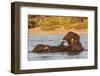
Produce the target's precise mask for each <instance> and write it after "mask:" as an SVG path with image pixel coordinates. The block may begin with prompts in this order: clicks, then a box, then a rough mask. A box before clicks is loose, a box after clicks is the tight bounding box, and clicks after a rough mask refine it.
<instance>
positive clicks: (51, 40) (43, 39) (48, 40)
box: [28, 35, 88, 61]
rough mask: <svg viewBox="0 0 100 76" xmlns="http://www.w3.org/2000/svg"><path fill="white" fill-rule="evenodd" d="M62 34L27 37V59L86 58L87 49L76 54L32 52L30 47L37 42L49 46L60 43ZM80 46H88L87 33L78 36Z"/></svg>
mask: <svg viewBox="0 0 100 76" xmlns="http://www.w3.org/2000/svg"><path fill="white" fill-rule="evenodd" d="M63 37H64V35H34V36H30V37H29V40H28V41H29V52H28V60H29V61H30V60H56V59H84V58H88V51H83V52H81V53H80V54H78V55H68V53H45V54H39V53H32V52H31V51H32V49H33V48H34V47H35V46H36V45H38V44H47V45H50V46H57V45H59V44H60V43H61V40H62V39H63ZM80 37H81V38H80V42H81V43H82V46H83V47H84V48H85V49H87V48H88V46H87V45H88V43H87V40H88V37H87V35H81V36H80Z"/></svg>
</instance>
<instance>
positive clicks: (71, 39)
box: [32, 32, 84, 54]
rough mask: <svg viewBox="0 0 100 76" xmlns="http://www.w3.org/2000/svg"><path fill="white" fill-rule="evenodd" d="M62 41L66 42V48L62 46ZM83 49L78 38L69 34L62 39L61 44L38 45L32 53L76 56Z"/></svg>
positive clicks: (71, 33) (74, 34)
mask: <svg viewBox="0 0 100 76" xmlns="http://www.w3.org/2000/svg"><path fill="white" fill-rule="evenodd" d="M64 41H67V42H68V46H65V45H64ZM83 50H84V48H83V47H82V45H81V43H80V36H79V35H78V34H76V33H74V32H69V33H67V34H66V35H65V37H64V38H63V42H62V43H61V44H60V45H58V46H49V45H43V44H38V45H37V46H36V47H35V48H34V49H33V50H32V52H35V53H54V52H68V53H69V54H78V53H80V52H81V51H83Z"/></svg>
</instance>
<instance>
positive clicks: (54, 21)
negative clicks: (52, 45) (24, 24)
mask: <svg viewBox="0 0 100 76" xmlns="http://www.w3.org/2000/svg"><path fill="white" fill-rule="evenodd" d="M28 27H29V28H35V27H41V29H42V30H55V29H56V28H60V27H64V29H72V28H74V29H77V30H79V29H87V28H88V19H87V17H71V16H40V15H35V16H34V15H28Z"/></svg>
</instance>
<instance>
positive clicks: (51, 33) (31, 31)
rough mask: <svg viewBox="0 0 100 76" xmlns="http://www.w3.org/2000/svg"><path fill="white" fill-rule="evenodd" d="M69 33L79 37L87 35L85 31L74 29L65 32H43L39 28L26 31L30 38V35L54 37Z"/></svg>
mask: <svg viewBox="0 0 100 76" xmlns="http://www.w3.org/2000/svg"><path fill="white" fill-rule="evenodd" d="M69 31H72V32H75V33H77V34H79V35H83V34H87V33H88V30H87V29H80V30H76V29H69V30H66V29H63V28H57V29H55V30H50V31H44V30H41V28H40V27H37V28H31V29H28V33H29V36H32V35H42V34H43V35H49V34H50V35H54V34H63V35H64V34H67V33H68V32H69Z"/></svg>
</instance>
